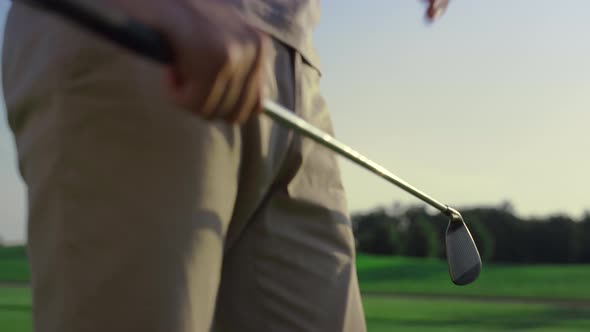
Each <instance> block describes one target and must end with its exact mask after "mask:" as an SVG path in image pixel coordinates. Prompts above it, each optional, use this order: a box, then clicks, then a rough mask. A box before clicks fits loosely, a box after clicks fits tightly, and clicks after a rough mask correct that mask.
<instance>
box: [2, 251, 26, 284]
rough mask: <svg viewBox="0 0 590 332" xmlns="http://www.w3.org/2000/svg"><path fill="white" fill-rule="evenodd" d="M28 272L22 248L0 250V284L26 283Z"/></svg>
mask: <svg viewBox="0 0 590 332" xmlns="http://www.w3.org/2000/svg"><path fill="white" fill-rule="evenodd" d="M29 276H30V272H29V265H28V263H27V255H26V252H25V249H24V248H23V247H5V248H0V282H28V281H29V278H30V277H29Z"/></svg>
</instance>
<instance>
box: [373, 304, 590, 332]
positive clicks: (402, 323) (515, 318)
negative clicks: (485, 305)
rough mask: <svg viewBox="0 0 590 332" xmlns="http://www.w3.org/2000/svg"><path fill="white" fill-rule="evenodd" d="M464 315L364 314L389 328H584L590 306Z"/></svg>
mask: <svg viewBox="0 0 590 332" xmlns="http://www.w3.org/2000/svg"><path fill="white" fill-rule="evenodd" d="M464 316H465V317H464V318H459V317H457V315H453V316H450V317H449V318H448V319H443V318H429V319H423V318H416V319H406V318H403V317H400V318H395V317H391V318H384V317H375V318H372V317H370V316H368V317H367V322H368V323H369V325H371V324H376V325H387V326H390V327H391V328H394V327H397V328H400V329H403V327H407V328H413V329H416V328H457V329H474V330H475V331H477V330H480V329H484V328H485V329H490V328H493V329H498V330H511V331H512V330H526V329H536V328H541V327H544V328H547V327H556V328H557V327H559V328H564V326H572V325H574V326H576V327H582V326H583V327H586V328H588V329H589V330H590V309H572V308H550V309H546V310H541V311H539V312H533V313H531V312H524V313H523V312H518V311H516V312H511V313H503V314H497V313H496V314H490V315H485V314H481V313H478V314H469V313H465V314H464Z"/></svg>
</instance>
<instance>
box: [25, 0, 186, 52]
mask: <svg viewBox="0 0 590 332" xmlns="http://www.w3.org/2000/svg"><path fill="white" fill-rule="evenodd" d="M94 1H95V0H90V1H86V0H83V1H80V0H76V1H72V0H13V2H22V3H27V4H30V5H33V6H35V7H40V8H41V9H45V10H49V11H51V12H54V13H56V14H59V15H61V16H63V17H65V18H67V19H68V20H70V21H72V22H75V23H77V24H79V25H80V26H82V27H84V28H86V29H88V30H90V31H92V32H94V33H97V34H99V35H101V36H102V37H105V38H107V39H108V40H110V41H112V42H115V43H116V44H118V45H119V46H122V47H124V48H126V49H128V50H130V51H133V52H135V53H137V54H138V55H141V56H144V57H147V58H149V59H152V60H154V61H156V62H158V63H160V64H170V63H172V61H173V60H174V52H173V49H172V46H171V45H170V43H169V42H168V41H167V40H166V38H164V36H163V35H162V34H161V33H160V32H158V31H156V30H154V29H152V28H150V27H148V26H147V25H145V24H142V23H140V22H138V21H135V20H133V19H131V18H130V17H128V16H126V15H124V14H123V13H121V12H117V11H114V10H113V9H110V8H106V7H104V6H101V5H100V4H97V3H95V2H94Z"/></svg>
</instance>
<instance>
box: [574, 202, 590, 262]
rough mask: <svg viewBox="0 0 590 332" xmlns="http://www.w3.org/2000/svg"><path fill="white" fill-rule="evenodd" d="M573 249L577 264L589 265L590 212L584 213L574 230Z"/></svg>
mask: <svg viewBox="0 0 590 332" xmlns="http://www.w3.org/2000/svg"><path fill="white" fill-rule="evenodd" d="M574 242H575V249H576V259H575V261H576V262H578V263H590V211H589V212H586V214H585V215H584V217H582V220H580V222H579V223H578V224H577V225H576V229H575V240H574Z"/></svg>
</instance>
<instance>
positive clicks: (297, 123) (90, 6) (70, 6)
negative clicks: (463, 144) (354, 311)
mask: <svg viewBox="0 0 590 332" xmlns="http://www.w3.org/2000/svg"><path fill="white" fill-rule="evenodd" d="M19 1H20V2H23V3H27V4H30V5H33V6H36V7H38V8H41V9H44V10H49V11H53V12H55V13H57V14H60V15H61V16H64V17H66V18H68V19H69V20H72V21H74V22H76V23H78V24H81V25H82V26H84V27H86V28H88V29H90V30H92V31H94V32H95V33H98V34H100V35H102V36H104V37H106V38H108V39H110V40H112V41H114V42H116V43H118V44H119V45H121V46H123V47H125V48H127V49H129V50H131V51H134V52H136V53H138V54H140V55H143V56H146V57H148V58H150V59H152V60H154V61H156V62H158V63H161V64H170V63H172V62H173V60H174V52H173V50H172V47H171V46H170V44H169V43H168V42H167V40H166V39H165V38H164V37H163V36H162V35H161V34H160V33H158V32H157V31H155V30H153V29H151V28H150V27H147V26H145V25H143V24H141V23H139V22H136V21H134V20H131V19H130V18H128V17H127V16H126V15H124V14H122V13H120V12H117V11H116V10H113V9H112V8H107V7H106V6H102V5H101V4H100V3H97V2H96V1H95V0H13V2H19ZM263 108H264V113H265V114H266V115H267V116H269V117H270V118H272V119H273V120H274V121H276V122H278V123H280V124H282V125H283V126H285V127H287V128H290V129H293V130H294V131H296V132H297V133H299V134H301V135H303V136H306V137H308V138H310V139H312V140H314V141H315V142H317V143H319V144H321V145H323V146H325V147H327V148H328V149H330V150H332V151H334V152H336V153H338V154H340V155H341V156H343V157H345V158H347V159H349V160H350V161H352V162H354V163H356V164H358V165H360V166H362V167H364V168H365V169H367V170H369V171H371V172H373V173H375V174H376V175H378V176H380V177H382V178H384V179H385V180H387V181H389V182H390V183H392V184H394V185H396V186H398V187H399V188H401V189H403V190H405V191H406V192H408V193H409V194H411V195H413V196H415V197H417V198H418V199H420V200H422V201H424V202H425V203H427V204H429V205H430V206H432V207H434V208H436V209H437V210H439V211H440V212H442V213H444V214H446V215H451V214H452V213H453V212H452V209H450V208H449V207H448V206H447V205H445V204H442V203H440V202H438V201H437V200H435V199H434V198H432V197H430V196H428V195H426V194H425V193H424V192H422V191H420V190H418V189H416V188H414V187H413V186H411V185H410V184H409V183H407V182H405V181H404V180H402V179H401V178H399V177H397V176H396V175H394V174H393V173H391V172H389V171H388V170H387V169H385V168H384V167H382V166H381V165H379V164H377V163H375V162H373V161H372V160H370V159H369V158H367V157H365V156H363V155H362V154H360V153H358V152H357V151H355V150H353V149H352V148H350V147H348V146H347V145H346V144H344V143H341V142H340V141H338V140H336V139H335V138H334V137H333V136H331V135H328V134H326V133H325V132H323V131H322V130H320V129H318V128H316V127H314V126H312V125H311V124H309V123H308V122H306V121H305V120H303V119H301V118H300V117H298V116H296V115H295V114H294V113H293V112H291V111H290V110H288V109H286V108H284V107H282V106H280V105H279V104H277V103H275V102H273V101H271V100H265V101H264V103H263Z"/></svg>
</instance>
